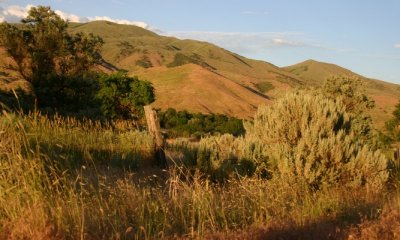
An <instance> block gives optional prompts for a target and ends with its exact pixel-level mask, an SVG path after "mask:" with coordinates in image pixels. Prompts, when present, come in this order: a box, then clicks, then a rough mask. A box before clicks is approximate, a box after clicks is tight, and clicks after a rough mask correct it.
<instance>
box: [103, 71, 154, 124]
mask: <svg viewBox="0 0 400 240" xmlns="http://www.w3.org/2000/svg"><path fill="white" fill-rule="evenodd" d="M99 83H100V91H99V92H98V93H97V98H98V99H99V101H100V102H101V110H102V112H103V114H104V116H106V117H108V118H111V119H115V118H122V119H132V118H133V119H139V118H140V117H141V116H142V115H143V106H144V105H147V104H150V103H152V102H154V100H155V96H154V88H153V86H152V85H151V83H150V82H146V81H140V80H139V79H138V78H136V77H128V76H127V75H126V74H125V73H123V72H118V73H116V74H112V75H103V76H101V77H100V78H99Z"/></svg>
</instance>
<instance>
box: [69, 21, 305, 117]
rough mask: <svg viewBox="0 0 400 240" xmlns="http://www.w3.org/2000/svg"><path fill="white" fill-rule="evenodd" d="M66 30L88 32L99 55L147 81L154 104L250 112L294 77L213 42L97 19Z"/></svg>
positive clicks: (247, 114) (293, 82)
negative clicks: (99, 42)
mask: <svg viewBox="0 0 400 240" xmlns="http://www.w3.org/2000/svg"><path fill="white" fill-rule="evenodd" d="M70 31H71V32H86V33H94V34H97V35H99V36H101V37H102V38H103V39H104V41H105V45H104V48H103V49H104V50H103V53H102V54H103V57H104V59H105V60H106V61H108V62H110V63H111V64H113V65H115V66H116V67H118V68H121V69H125V70H127V71H128V72H129V73H130V74H132V75H137V76H139V77H140V78H141V79H145V80H148V81H150V82H152V83H153V85H154V87H155V89H156V94H157V101H156V102H155V103H154V105H155V106H156V107H160V108H163V109H165V108H167V107H174V108H177V109H179V110H182V109H186V110H189V111H195V112H203V113H209V112H213V113H224V114H228V115H232V116H236V117H242V118H248V117H252V116H253V114H254V112H255V110H256V108H257V106H258V105H259V104H269V103H270V102H271V101H272V100H273V99H274V98H276V97H277V96H279V95H281V94H282V93H283V92H282V89H290V88H292V87H295V86H298V85H300V84H301V80H300V78H298V77H297V76H295V75H294V74H291V73H288V72H287V71H285V70H283V69H280V68H279V67H277V66H274V65H273V64H270V63H267V62H262V61H256V60H251V59H247V58H245V57H242V56H240V55H237V54H235V53H232V52H229V51H227V50H225V49H222V48H220V47H217V46H215V45H213V44H210V43H206V42H200V41H195V40H180V39H177V38H173V37H165V36H160V35H157V34H155V33H153V32H151V31H147V30H145V29H143V28H140V27H136V26H128V25H119V24H115V23H110V22H104V21H97V22H90V23H85V24H71V26H70Z"/></svg>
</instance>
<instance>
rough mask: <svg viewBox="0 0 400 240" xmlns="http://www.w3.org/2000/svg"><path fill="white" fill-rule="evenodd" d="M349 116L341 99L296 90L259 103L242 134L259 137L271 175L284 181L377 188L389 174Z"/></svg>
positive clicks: (313, 184)
mask: <svg viewBox="0 0 400 240" xmlns="http://www.w3.org/2000/svg"><path fill="white" fill-rule="evenodd" d="M352 121H353V118H351V116H350V115H349V114H348V113H347V112H346V111H345V106H344V105H343V103H342V102H341V101H335V100H332V99H328V98H325V97H324V96H322V95H315V94H309V93H304V92H298V93H292V94H288V95H287V96H286V97H284V98H282V99H280V100H278V101H277V102H276V103H275V104H274V105H273V106H270V107H269V106H261V107H259V109H258V111H257V113H256V116H255V119H254V123H248V124H247V125H246V126H245V127H246V134H247V135H246V137H250V138H253V139H258V140H259V141H260V142H261V144H262V145H263V146H264V147H265V148H266V153H267V155H268V157H269V158H270V160H269V161H270V162H269V164H270V165H271V170H272V171H273V172H274V177H278V178H282V179H285V181H286V182H290V183H302V184H305V185H306V186H307V187H310V188H313V189H320V188H323V187H329V186H335V185H346V186H349V187H358V186H368V187H371V188H374V189H379V188H380V187H382V185H383V183H384V182H385V181H386V180H387V178H388V172H387V170H386V166H387V160H386V158H385V157H384V155H383V154H382V153H380V151H372V150H370V149H369V148H368V147H367V146H366V145H364V143H363V142H362V141H361V140H360V139H358V138H357V136H356V135H355V133H354V132H353V131H351V129H352Z"/></svg>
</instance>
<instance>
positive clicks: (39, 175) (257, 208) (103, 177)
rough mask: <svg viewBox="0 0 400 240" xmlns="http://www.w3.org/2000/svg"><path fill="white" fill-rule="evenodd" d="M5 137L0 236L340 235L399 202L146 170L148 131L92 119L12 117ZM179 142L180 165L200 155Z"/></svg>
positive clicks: (360, 193) (359, 192) (1, 120)
mask: <svg viewBox="0 0 400 240" xmlns="http://www.w3.org/2000/svg"><path fill="white" fill-rule="evenodd" d="M0 136H1V137H0V239H173V238H182V239H184V238H187V239H202V238H218V237H219V235H218V233H221V234H222V235H221V236H222V238H224V236H225V238H227V239H229V238H232V235H229V232H231V231H239V230H240V229H242V231H247V230H246V229H249V228H250V229H251V228H254V227H258V226H267V227H266V228H265V229H264V230H263V231H262V232H261V233H260V234H259V235H257V236H259V237H260V239H262V238H264V237H266V236H267V237H268V236H277V239H279V237H281V238H282V237H285V236H290V235H288V234H289V232H290V230H292V233H299V234H305V236H306V235H307V234H308V232H307V231H314V230H315V229H314V228H313V227H310V226H329V227H327V228H326V229H327V230H321V229H320V228H316V230H315V231H316V232H318V231H320V232H319V233H320V234H322V235H326V236H328V235H331V236H336V237H338V238H339V237H342V235H340V234H338V233H336V232H335V231H336V230H335V229H336V228H343V229H345V228H347V227H348V225H349V224H353V223H359V222H360V221H361V220H362V217H365V218H367V219H374V218H376V217H378V216H379V213H380V211H381V209H383V206H384V204H385V203H386V202H389V201H386V199H393V198H391V197H390V196H389V194H386V195H383V196H382V195H381V194H382V193H379V194H378V195H375V194H374V193H371V192H367V191H366V190H365V189H362V188H360V189H354V188H352V189H351V190H349V189H346V188H344V187H343V188H335V189H334V188H331V189H326V190H321V191H311V190H310V189H309V188H306V187H304V188H299V187H298V186H292V187H291V186H290V185H288V184H282V182H280V181H277V180H274V179H272V180H266V179H263V178H259V177H257V176H253V177H241V176H239V175H237V177H235V178H228V180H227V181H225V182H224V183H222V184H221V183H217V182H215V181H212V179H210V178H209V177H208V176H207V175H205V174H204V173H202V172H201V171H200V170H199V169H197V168H190V167H189V168H186V167H185V165H183V164H178V163H177V165H174V166H171V167H170V168H169V169H168V170H161V169H149V168H148V169H146V170H145V171H144V172H143V171H142V169H143V168H144V166H146V164H143V162H146V161H148V160H149V158H150V157H151V156H152V150H151V146H152V141H151V138H150V137H149V136H148V135H147V134H145V133H142V132H133V131H131V130H129V131H123V130H120V131H115V130H113V129H112V128H111V127H109V126H103V125H101V124H99V123H96V122H90V121H86V122H79V121H76V120H74V119H63V118H54V119H49V118H47V117H43V116H23V117H21V116H15V115H11V114H6V113H5V114H3V115H2V116H0ZM179 144H180V146H182V148H181V149H185V151H186V152H183V153H182V154H183V155H182V159H183V160H185V158H186V157H189V158H191V157H195V155H196V153H194V152H193V151H195V150H194V149H195V148H196V145H197V144H194V145H193V146H192V145H191V143H184V141H182V142H181V143H179ZM178 150H179V149H178ZM178 150H177V149H175V151H177V152H179V151H178ZM175 154H176V153H175ZM167 156H170V155H168V154H167ZM132 163H133V164H132ZM232 174H234V173H232ZM398 196H399V194H398V195H397V200H398V199H399V197H398ZM398 202H400V201H398ZM324 229H325V228H324ZM296 231H297V232H296ZM285 234H286V235H285ZM335 234H336V235H335ZM238 236H243V237H246V236H247V237H248V238H252V237H249V236H253V235H246V234H243V235H238Z"/></svg>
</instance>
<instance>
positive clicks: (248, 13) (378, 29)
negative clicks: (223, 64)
mask: <svg viewBox="0 0 400 240" xmlns="http://www.w3.org/2000/svg"><path fill="white" fill-rule="evenodd" d="M38 5H44V6H50V7H51V8H52V9H53V10H57V13H58V14H60V15H61V16H62V17H63V18H65V19H68V20H69V21H79V22H87V21H93V20H109V21H114V22H118V23H123V24H134V25H138V26H140V27H143V28H146V29H149V30H151V31H155V32H157V33H158V34H162V35H169V36H176V37H178V38H189V39H197V40H201V41H207V42H211V43H214V44H216V45H218V46H220V47H223V48H225V49H228V50H230V51H233V52H235V53H238V54H240V55H242V56H245V57H248V58H253V59H259V60H264V61H267V62H270V63H272V64H274V65H277V66H280V67H283V66H288V65H292V64H296V63H299V62H302V61H305V60H308V59H314V60H317V61H322V62H329V63H334V64H337V65H339V66H342V67H345V68H348V69H350V70H352V71H353V72H356V73H359V74H361V75H363V76H366V77H370V78H376V79H381V80H385V81H389V82H394V83H398V84H400V26H399V23H400V0H145V1H143V0H141V1H138V0H130V1H128V0H107V1H106V0H96V1H94V0H86V1H85V0H46V1H35V0H30V1H29V0H0V21H7V22H15V21H19V20H20V19H21V18H23V17H24V16H26V13H27V10H28V9H29V8H30V7H31V6H38Z"/></svg>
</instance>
